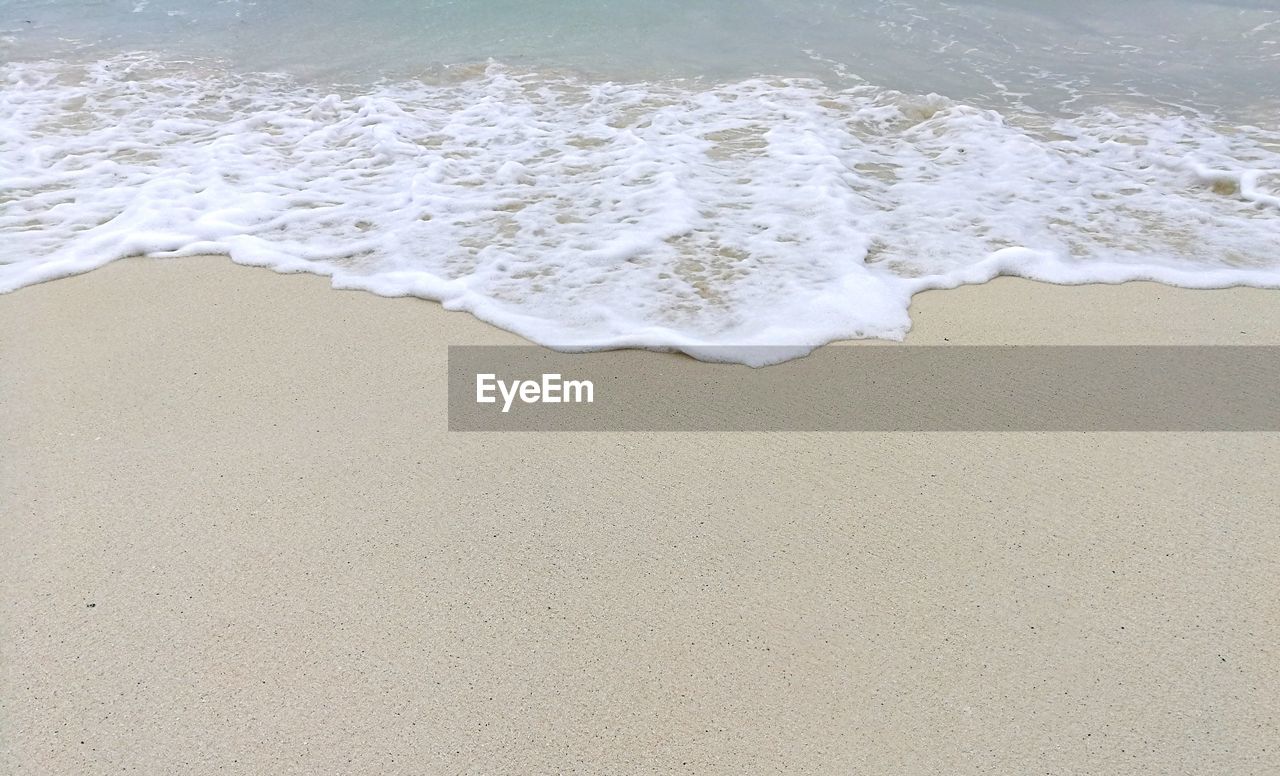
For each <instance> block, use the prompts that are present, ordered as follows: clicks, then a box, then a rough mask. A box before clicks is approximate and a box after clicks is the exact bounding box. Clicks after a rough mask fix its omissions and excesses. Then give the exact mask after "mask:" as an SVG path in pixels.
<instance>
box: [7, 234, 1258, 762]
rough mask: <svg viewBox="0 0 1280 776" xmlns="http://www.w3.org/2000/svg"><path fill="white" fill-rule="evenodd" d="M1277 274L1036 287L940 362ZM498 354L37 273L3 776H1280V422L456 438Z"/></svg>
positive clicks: (1253, 294)
mask: <svg viewBox="0 0 1280 776" xmlns="http://www.w3.org/2000/svg"><path fill="white" fill-rule="evenodd" d="M1277 294H1280V292H1276V291H1267V290H1259V289H1251V288H1236V289H1225V290H1215V291H1189V290H1185V289H1177V288H1171V287H1167V286H1160V285H1156V284H1149V283H1130V284H1125V285H1122V286H1079V287H1064V286H1050V285H1045V284H1041V283H1035V282H1031V281H1026V280H1021V279H1015V278H1001V279H998V280H996V281H993V282H991V283H988V284H986V285H983V286H967V287H961V288H959V289H955V290H949V291H931V292H925V293H922V294H920V295H918V296H917V297H916V299H915V300H914V303H913V305H912V308H911V315H912V319H913V322H914V328H913V330H912V332H911V333H910V334H909V335H908V337H907V340H906V344H908V345H944V344H954V345H995V344H1036V345H1055V344H1069V345H1134V344H1151V345H1239V344H1248V345H1280V305H1277V304H1276V300H1277V299H1280V296H1277ZM462 344H466V345H486V344H492V345H516V344H527V343H526V341H525V340H523V339H521V338H519V337H517V336H516V335H514V334H511V333H509V332H505V331H502V330H500V329H497V328H494V327H492V326H489V325H488V324H485V323H483V322H481V321H479V320H477V319H475V318H473V317H472V316H470V315H468V314H451V313H448V312H447V311H445V310H443V309H442V308H441V307H440V305H438V304H435V303H428V302H424V301H422V300H418V299H412V298H401V299H387V298H381V297H377V296H374V295H372V294H368V293H364V292H339V291H335V290H334V289H332V288H330V287H329V281H328V279H326V278H321V277H318V276H314V275H280V274H276V273H273V272H270V271H267V270H264V269H261V268H250V267H242V266H238V265H235V264H233V263H232V262H230V261H229V260H227V259H226V258H223V257H197V258H184V259H163V260H155V259H126V260H121V261H118V262H115V263H112V264H110V265H108V266H106V267H103V268H101V269H98V270H95V271H93V272H90V273H87V274H84V275H80V276H75V277H70V278H64V279H60V280H56V281H52V282H48V283H43V284H39V285H35V286H30V287H27V288H23V289H19V290H18V291H15V292H13V293H10V294H6V295H3V296H0V391H2V396H0V439H2V440H3V443H2V445H3V446H2V447H0V493H2V494H3V496H2V497H3V505H2V506H3V509H0V514H3V523H2V524H0V582H2V588H3V594H4V602H5V606H4V607H3V609H2V610H0V659H2V660H3V664H4V665H3V670H2V671H0V699H2V700H0V729H3V730H4V731H5V733H4V734H3V735H0V770H3V771H4V772H11V773H81V774H95V773H118V772H120V771H121V770H122V769H123V770H130V769H132V770H134V771H136V772H141V773H172V772H198V773H203V772H212V771H215V770H218V769H222V770H229V771H232V772H246V773H275V774H290V773H299V774H302V773H318V772H343V773H400V772H404V773H458V772H475V773H551V772H586V773H598V772H610V773H613V772H627V773H699V774H714V773H726V774H728V773H761V772H787V773H857V772H868V773H938V772H946V773H954V774H969V773H975V774H976V773H991V772H998V773H1029V772H1053V773H1058V772H1090V773H1109V774H1128V773H1133V774H1139V773H1141V774H1148V773H1159V772H1203V773H1232V774H1259V776H1261V775H1262V774H1267V773H1273V772H1275V770H1276V769H1277V768H1280V750H1277V749H1276V747H1275V746H1274V745H1272V744H1271V742H1272V741H1274V740H1277V739H1280V716H1278V715H1277V713H1276V711H1275V709H1276V708H1278V707H1280V693H1278V692H1277V690H1276V689H1275V688H1277V687H1280V657H1278V656H1277V654H1276V652H1275V650H1274V644H1275V642H1276V639H1277V638H1280V631H1278V630H1277V627H1278V626H1277V622H1278V621H1280V617H1277V615H1280V611H1278V610H1277V607H1276V604H1275V603H1274V601H1275V600H1276V595H1275V593H1276V591H1277V590H1280V575H1278V573H1277V569H1276V566H1275V563H1274V560H1273V559H1274V558H1275V557H1276V553H1277V552H1280V525H1278V524H1277V521H1275V520H1274V517H1273V516H1274V515H1275V514H1277V513H1280V496H1277V494H1276V490H1275V488H1274V483H1273V481H1272V479H1273V478H1272V477H1271V476H1270V473H1271V472H1272V471H1273V469H1274V461H1275V460H1277V459H1278V458H1280V435H1278V434H1263V433H1256V434H1254V433H1236V434H1145V433H1144V434H1072V433H1066V434H999V433H947V434H872V433H863V434H730V435H724V434H656V433H655V434H648V433H630V434H611V433H590V434H566V433H547V434H525V435H503V434H450V433H449V432H447V430H446V425H447V424H446V416H445V411H446V402H445V399H444V395H445V386H446V377H447V375H446V368H445V359H446V354H447V347H448V346H449V345H462ZM846 346H848V344H847V343H839V344H835V345H831V346H827V347H846ZM825 350H826V348H822V349H819V350H818V351H816V352H815V353H814V354H813V355H812V356H810V358H818V359H821V358H823V357H824V356H823V353H824V351H825ZM626 357H627V358H634V359H646V360H652V361H653V363H654V364H655V365H661V366H663V367H664V368H665V367H669V368H679V365H680V364H681V363H683V359H684V357H683V356H679V355H677V354H671V353H650V352H642V351H636V352H634V353H629V354H626ZM766 411H767V410H766Z"/></svg>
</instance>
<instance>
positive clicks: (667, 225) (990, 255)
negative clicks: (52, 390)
mask: <svg viewBox="0 0 1280 776" xmlns="http://www.w3.org/2000/svg"><path fill="white" fill-rule="evenodd" d="M0 84H2V85H3V86H2V89H0V246H2V247H3V253H2V254H0V261H3V262H4V263H3V264H0V292H6V291H12V290H14V289H17V288H19V287H22V286H25V285H28V284H31V283H36V282H40V281H45V280H50V279H53V278H57V277H61V276H65V275H70V274H75V273H79V272H85V271H87V270H90V269H93V268H95V267H99V266H102V265H103V264H106V263H108V262H110V261H113V260H115V259H118V258H122V257H126V256H139V255H147V256H157V257H163V256H186V255H195V254H209V253H218V254H227V255H230V256H231V258H232V259H233V260H235V261H237V262H239V263H242V264H251V265H260V266H266V267H271V268H274V269H276V270H279V271H285V272H298V271H305V272H314V273H318V274H323V275H328V276H331V277H332V281H333V285H334V286H336V287H339V288H359V289H366V290H369V291H372V292H374V293H378V294H383V295H388V296H403V295H412V296H419V297H423V298H427V299H434V300H439V301H440V302H442V303H443V304H444V305H445V307H447V308H449V309H453V310H466V311H469V312H471V313H472V314H474V315H476V316H477V317H479V318H482V319H484V320H486V321H489V322H491V323H493V324H495V325H498V326H501V327H503V328H506V329H509V330H512V331H515V332H517V333H519V334H521V335H523V336H525V337H527V338H529V339H531V340H534V341H536V342H539V343H543V344H546V345H549V346H552V347H555V348H560V349H567V350H586V349H598V348H615V347H648V348H663V349H676V350H681V351H685V352H687V353H690V354H692V355H694V356H696V357H701V358H711V359H715V358H720V357H722V356H723V353H733V352H737V353H741V352H747V351H724V352H722V351H719V350H718V348H719V347H722V346H726V345H732V346H740V345H770V346H779V345H782V346H787V348H789V349H788V350H785V351H773V352H782V353H783V354H784V355H785V356H798V355H801V354H803V353H805V352H807V351H808V350H811V349H812V348H814V347H817V346H819V345H821V344H823V343H826V342H829V341H832V340H835V339H842V338H857V337H882V338H891V339H895V338H901V337H902V336H903V335H904V334H905V333H906V331H907V330H908V328H909V327H910V320H909V318H908V315H907V307H908V303H909V301H910V298H911V296H912V295H913V294H915V293H917V292H919V291H922V290H925V289H933V288H948V287H954V286H957V285H960V284H964V283H980V282H984V281H986V280H989V279H991V278H993V277H995V276H997V275H1019V276H1023V277H1028V278H1035V279H1039V280H1044V281H1048V282H1053V283H1088V282H1106V283H1117V282H1123V281H1128V280H1136V279H1146V280H1156V281H1161V282H1165V283H1171V284H1176V285H1181V286H1188V287H1222V286H1231V285H1255V286H1266V287H1277V286H1280V132H1277V131H1276V130H1275V129H1263V128H1258V127H1251V126H1243V127H1241V126H1230V125H1219V124H1216V123H1215V122H1214V121H1212V120H1211V119H1209V118H1206V117H1196V116H1195V115H1190V114H1187V113H1186V112H1170V113H1166V114H1160V113H1154V112H1151V111H1150V110H1148V109H1143V110H1130V111H1121V110H1120V109H1119V108H1117V107H1115V106H1113V107H1112V108H1111V109H1109V110H1094V111H1091V112H1088V113H1085V114H1083V115H1080V116H1075V117H1069V118H1064V117H1054V116H1051V115H1049V114H1041V113H1037V112H1035V111H1032V110H1029V109H1028V110H1026V111H1021V112H1012V111H1011V112H1006V113H1000V112H996V111H994V110H989V109H981V108H977V107H973V106H969V105H965V104H959V103H955V102H952V101H949V100H947V99H944V98H942V97H939V96H936V95H927V96H913V95H907V94H902V93H899V92H894V91H890V90H885V89H881V88H877V87H874V86H870V85H861V86H858V87H856V88H834V87H831V86H828V85H824V84H823V83H820V82H818V81H813V80H796V79H792V80H768V79H749V80H741V81H736V82H731V83H703V82H699V81H668V82H658V81H655V82H644V83H613V82H597V81H590V80H584V79H577V78H574V77H569V76H562V75H547V74H538V73H532V72H520V71H517V70H513V69H510V68H506V67H503V66H500V65H496V64H495V65H490V66H488V67H485V68H477V69H473V70H471V71H466V72H458V73H453V74H452V75H449V76H447V77H443V78H440V79H435V80H433V81H430V82H427V81H421V80H419V81H404V82H396V83H390V82H389V83H382V84H379V85H376V86H374V87H361V88H359V89H355V90H351V92H350V93H347V94H332V93H328V91H329V90H320V89H316V88H315V87H312V86H306V85H302V84H299V83H297V82H294V81H292V80H290V79H288V78H286V77H283V76H280V77H276V76H265V75H263V76H252V77H244V76H232V75H230V74H228V73H226V72H224V71H221V70H219V69H218V68H216V67H212V66H200V65H194V64H172V63H171V64H165V63H160V62H156V61H153V60H151V59H148V58H146V57H142V56H127V57H117V58H114V59H108V60H104V61H100V62H97V63H94V64H91V65H69V64H59V63H54V62H45V63H26V64H8V65H4V66H2V67H0ZM1064 325H1067V322H1064ZM423 336H424V337H429V336H430V333H429V332H424V333H423Z"/></svg>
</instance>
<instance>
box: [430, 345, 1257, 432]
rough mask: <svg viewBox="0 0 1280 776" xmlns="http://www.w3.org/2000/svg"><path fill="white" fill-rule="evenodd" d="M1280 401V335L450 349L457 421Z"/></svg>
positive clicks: (945, 414)
mask: <svg viewBox="0 0 1280 776" xmlns="http://www.w3.org/2000/svg"><path fill="white" fill-rule="evenodd" d="M758 350H759V349H757V351H758ZM752 355H754V356H759V355H761V354H760V353H759V352H757V353H754V354H752ZM1278 397H1280V347H1222V346H1206V347H1048V346H1045V347H1041V346H1009V347H966V346H944V347H924V346H904V345H853V346H831V347H826V348H822V349H820V350H819V351H817V352H816V353H814V354H813V355H812V356H810V357H808V358H802V359H798V360H795V361H788V362H785V363H782V364H778V365H776V366H770V367H765V368H761V369H752V368H750V367H745V366H740V365H735V364H713V363H705V362H700V361H695V360H693V359H690V358H688V357H685V356H680V355H674V354H666V353H645V352H635V351H609V352H603V353H588V354H566V353H557V352H555V351H551V350H547V349H546V348H541V347H536V346H528V347H450V348H449V429H450V430H451V431H1280V398H1278Z"/></svg>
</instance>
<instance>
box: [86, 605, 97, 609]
mask: <svg viewBox="0 0 1280 776" xmlns="http://www.w3.org/2000/svg"><path fill="white" fill-rule="evenodd" d="M95 606H97V604H85V608H86V609H92V608H93V607H95Z"/></svg>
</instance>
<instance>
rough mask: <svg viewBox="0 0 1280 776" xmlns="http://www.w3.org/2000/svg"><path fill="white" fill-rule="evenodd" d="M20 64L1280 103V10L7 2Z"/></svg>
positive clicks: (1237, 1)
mask: <svg viewBox="0 0 1280 776" xmlns="http://www.w3.org/2000/svg"><path fill="white" fill-rule="evenodd" d="M0 28H3V30H4V38H5V40H6V49H7V51H8V52H9V54H10V56H32V55H37V56H49V55H58V56H81V57H83V56H87V55H95V54H96V55H105V54H109V53H112V52H117V51H122V50H136V49H145V50H152V51H159V52H162V53H165V54H169V55H175V56H192V55H200V56H214V57H222V58H225V59H227V60H228V61H230V62H231V63H233V64H234V65H235V66H236V67H241V68H245V69H249V70H269V71H286V72H292V73H296V74H301V75H306V76H309V77H319V78H342V79H347V80H350V79H355V78H360V79H369V78H377V77H382V76H391V77H400V76H405V75H412V74H414V73H415V72H416V71H419V70H422V69H424V68H430V67H432V66H436V65H452V64H460V63H474V62H483V61H486V60H488V59H496V60H498V61H501V62H503V63H506V64H508V65H511V66H516V67H526V68H566V69H572V70H575V71H578V72H581V73H585V74H589V75H592V76H599V77H608V78H621V79H636V78H656V77H706V78H714V79H735V78H745V77H749V76H753V75H775V76H792V75H806V76H818V77H825V78H830V79H838V78H839V77H841V76H846V77H853V78H861V79H863V80H865V81H867V82H870V83H874V84H877V85H880V86H885V87H888V88H893V89H901V90H904V91H910V92H920V93H928V92H936V93H939V94H944V95H946V96H948V97H952V98H955V99H979V98H983V97H986V98H988V99H998V98H1009V97H1020V98H1022V99H1025V100H1029V101H1031V102H1033V103H1035V104H1037V105H1039V106H1051V105H1054V104H1059V103H1062V102H1066V101H1070V100H1072V99H1076V100H1085V101H1090V102H1097V101H1098V99H1099V96H1100V95H1109V96H1115V95H1129V96H1141V97H1145V98H1150V99H1158V100H1163V101H1167V102H1174V103H1178V104H1187V105H1192V106H1196V107H1201V108H1211V107H1225V108H1240V107H1248V106H1249V104H1250V103H1251V102H1266V103H1269V104H1271V105H1274V101H1275V100H1276V99H1277V98H1278V97H1280V85H1278V84H1280V77H1277V76H1276V73H1280V45H1277V37H1278V36H1280V4H1277V3H1275V2H1257V1H1255V2H1248V0H1220V1H1215V2H1205V1H1203V0H1119V1H1117V0H1101V1H1100V0H1082V1H1081V2H1073V3H1062V2H1057V1H1056V0H1052V1H1046V0H1024V1H1011V0H977V1H975V0H952V1H951V2H937V1H936V0H917V1H916V2H868V1H867V0H843V1H840V0H828V1H827V2H820V1H817V0H702V1H701V2H682V1H679V0H644V1H643V2H641V1H637V0H633V1H629V2H617V1H614V2H611V1H610V0H556V1H555V2H549V1H548V0H523V1H521V0H380V1H379V2H365V3H351V2H346V1H343V2H338V1H337V0H307V1H306V2H302V1H300V0H260V1H259V2H246V1H245V0H222V1H221V2H192V0H119V1H117V2H102V1H99V2H85V1H84V0H70V1H68V0H2V1H0Z"/></svg>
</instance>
